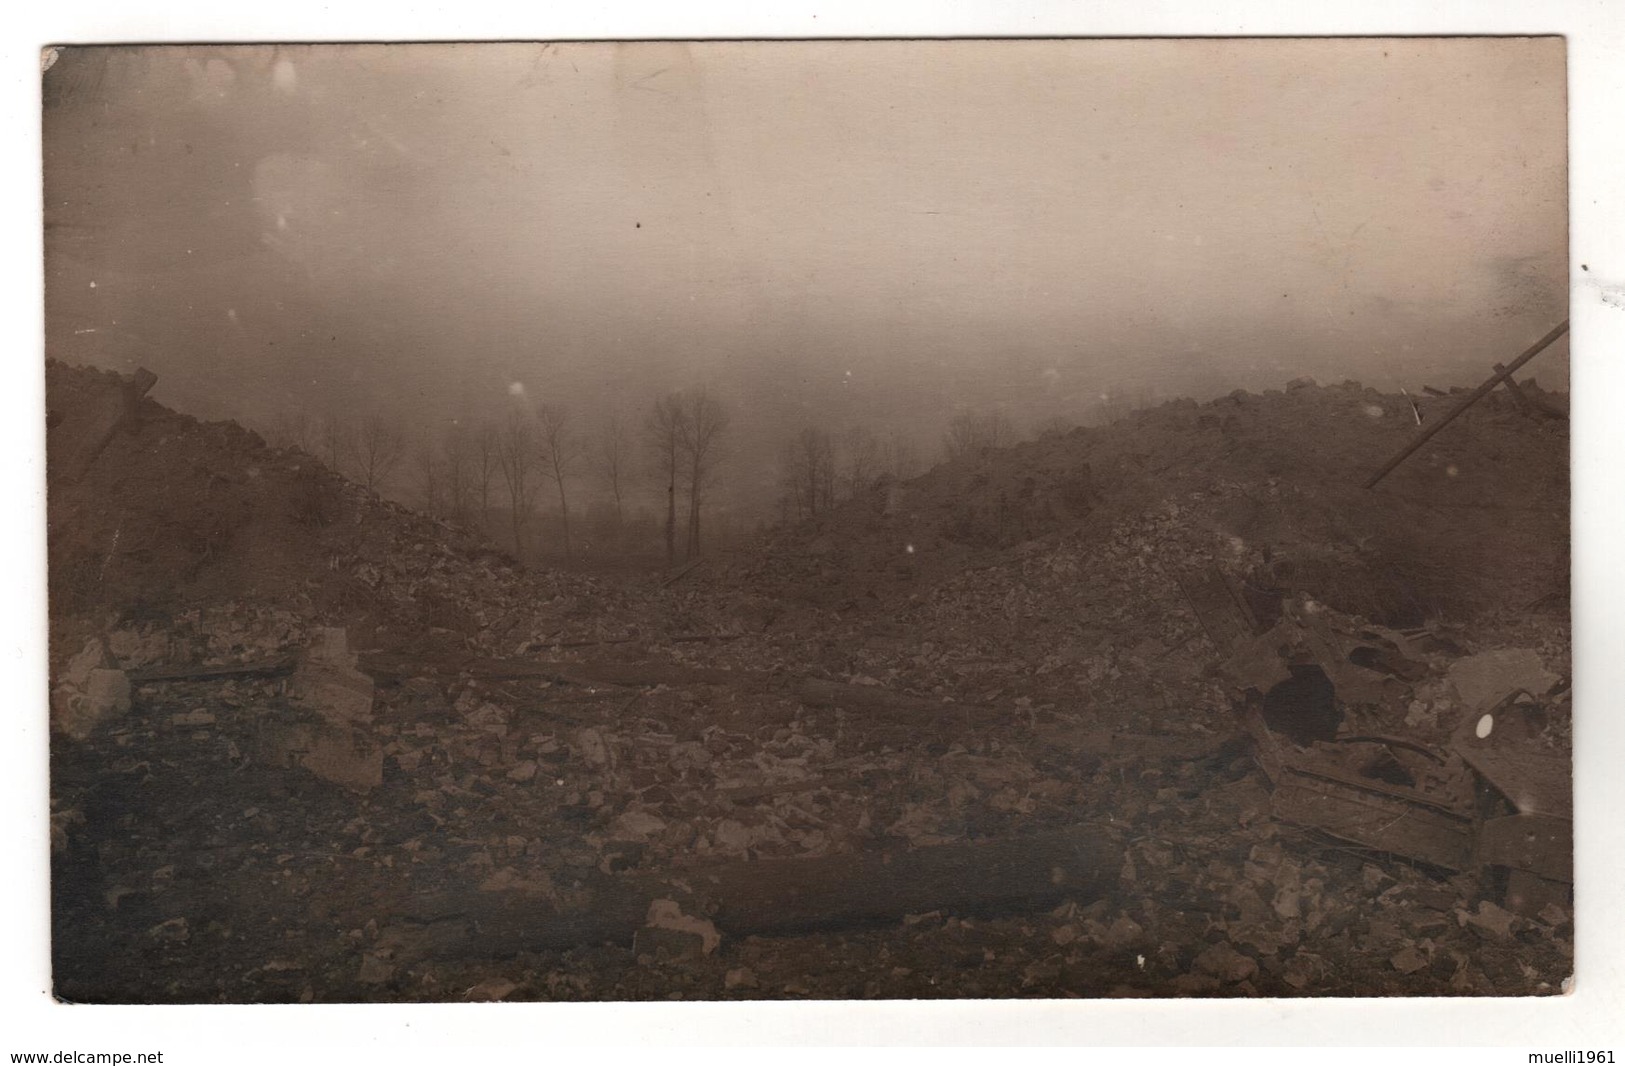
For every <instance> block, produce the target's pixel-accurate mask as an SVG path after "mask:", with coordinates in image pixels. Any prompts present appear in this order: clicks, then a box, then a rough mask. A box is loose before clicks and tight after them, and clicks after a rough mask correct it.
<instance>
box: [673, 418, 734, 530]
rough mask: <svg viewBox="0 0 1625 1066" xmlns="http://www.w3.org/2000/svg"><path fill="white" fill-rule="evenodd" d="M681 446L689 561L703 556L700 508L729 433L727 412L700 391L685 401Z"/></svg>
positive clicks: (681, 425) (681, 426)
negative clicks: (726, 434) (723, 442)
mask: <svg viewBox="0 0 1625 1066" xmlns="http://www.w3.org/2000/svg"><path fill="white" fill-rule="evenodd" d="M682 402H683V408H682V409H683V419H682V421H681V423H680V424H679V425H680V442H681V445H682V453H683V454H682V458H683V466H684V472H685V475H686V476H687V479H688V557H689V558H691V559H692V558H694V557H696V556H698V555H699V554H700V507H701V505H702V503H703V502H704V499H705V490H706V489H707V488H709V487H710V483H711V479H712V477H713V475H714V474H715V472H716V466H717V463H718V462H719V461H720V460H721V458H722V451H721V442H722V436H723V434H724V433H726V432H727V430H728V410H727V408H725V407H723V406H722V402H721V401H720V400H718V399H717V398H716V397H715V396H712V395H711V394H710V393H708V392H706V391H705V389H703V388H699V389H694V390H691V391H690V392H688V393H685V394H684V395H683V397H682Z"/></svg>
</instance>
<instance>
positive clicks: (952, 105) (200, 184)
mask: <svg viewBox="0 0 1625 1066" xmlns="http://www.w3.org/2000/svg"><path fill="white" fill-rule="evenodd" d="M1564 81H1565V72H1564V52H1563V43H1562V41H1561V40H1560V39H1558V38H1530V39H1518V38H1507V39H1486V38H1476V39H1475V38H1452V39H1365V40H1355V39H1350V40H1302V41H1299V40H1234V41H1230V40H1205V41H1173V40H1170V41H1146V40H1118V41H1027V42H1021V41H1005V42H852V43H839V42H793V43H722V42H717V43H691V44H682V43H647V44H644V43H639V44H624V45H614V44H566V45H529V44H503V45H428V46H400V45H396V46H275V47H273V46H263V47H262V46H253V47H221V48H206V47H178V48H164V47H151V48H147V47H143V48H114V49H98V48H86V49H69V50H66V51H64V52H63V53H62V54H61V56H60V58H59V59H58V60H57V62H56V63H55V65H54V66H52V67H51V69H50V70H49V71H48V72H47V73H46V75H45V83H44V99H45V109H46V110H45V145H44V148H45V155H44V158H45V193H46V207H45V219H46V230H47V232H46V253H47V269H46V277H47V294H46V303H47V344H48V351H49V353H50V354H51V355H54V356H56V357H58V358H62V359H66V360H68V361H70V362H76V363H77V362H91V363H97V364H100V365H104V366H110V367H116V368H119V369H125V370H127V369H131V368H133V367H134V366H136V365H145V366H148V367H150V368H151V369H153V370H154V371H156V372H157V373H158V374H159V375H160V384H159V386H158V388H157V390H156V391H155V393H154V395H156V396H157V397H158V398H159V399H162V400H163V401H165V402H166V403H169V404H171V405H172V406H176V407H178V408H180V409H182V410H185V411H188V412H190V413H195V414H199V415H203V416H208V417H238V418H242V419H244V420H246V421H248V422H250V423H255V424H264V423H265V422H267V421H268V420H269V419H270V418H272V417H274V416H275V415H276V414H277V413H278V412H280V411H283V410H289V409H294V408H300V407H303V408H308V409H309V410H311V411H312V412H313V413H318V414H319V413H323V412H326V411H329V410H346V411H354V410H358V409H363V408H379V409H381V410H385V411H388V412H392V413H395V414H399V415H401V416H403V417H411V418H412V419H413V420H414V421H416V422H417V423H419V424H422V425H430V424H433V423H434V422H436V421H438V420H442V419H446V418H451V417H461V416H468V415H472V414H478V413H481V412H485V411H490V410H494V409H497V408H498V407H499V405H500V404H501V403H503V402H505V400H506V397H507V395H508V393H507V387H508V385H509V384H510V383H512V382H514V381H522V382H524V383H525V385H526V388H527V392H528V393H529V395H531V396H533V397H537V398H542V399H552V400H554V401H556V402H559V403H562V404H565V405H567V406H569V407H570V408H571V409H572V410H576V411H579V412H581V417H582V420H583V421H584V422H586V421H590V420H591V419H592V418H594V417H596V416H597V414H598V413H599V412H601V411H603V410H606V409H607V408H608V407H610V406H612V405H617V404H618V405H621V406H623V407H624V408H625V409H626V410H627V411H628V412H631V413H633V414H640V413H641V410H642V409H643V408H644V407H646V406H647V403H648V401H649V400H651V399H652V398H653V397H654V395H656V394H657V393H658V392H660V391H663V390H665V389H668V388H675V387H681V386H686V385H689V384H693V383H699V382H703V383H706V384H708V385H709V386H710V387H711V388H712V389H713V390H715V391H717V392H718V393H719V394H721V395H723V396H724V397H726V398H727V399H728V400H729V402H730V403H731V404H732V406H733V407H734V409H735V412H736V417H735V441H736V448H738V449H739V450H740V451H741V452H742V454H743V455H744V456H745V459H744V460H743V461H745V462H747V464H748V463H749V462H753V461H755V457H758V456H763V455H767V456H770V455H771V454H772V452H773V449H774V447H776V442H777V439H778V436H777V435H782V434H787V433H788V432H792V431H793V429H794V428H795V427H796V426H797V425H798V424H799V423H800V422H804V421H809V420H816V421H818V422H820V423H822V424H825V425H828V426H832V427H839V426H841V425H843V424H852V423H858V422H862V423H866V424H870V425H873V426H876V427H877V428H878V427H882V426H886V425H895V426H899V427H901V428H903V429H905V430H906V431H908V432H911V433H915V434H917V435H918V436H919V438H920V439H921V441H922V442H930V441H934V440H935V437H936V434H937V433H938V432H939V431H940V429H941V426H942V424H943V423H944V422H945V421H946V419H947V418H948V417H949V416H950V415H951V414H952V412H953V411H954V410H955V409H956V408H959V407H964V408H982V407H989V406H993V405H1002V406H1004V407H1005V409H1006V410H1007V411H1008V413H1010V414H1011V415H1012V417H1013V418H1014V419H1015V421H1016V422H1017V424H1018V425H1030V424H1032V423H1035V422H1037V421H1039V420H1041V419H1045V418H1049V417H1054V416H1057V415H1060V416H1063V417H1071V418H1074V419H1079V420H1082V419H1086V418H1087V417H1088V414H1089V408H1090V406H1091V405H1093V404H1095V403H1097V402H1098V401H1099V398H1100V396H1101V395H1102V394H1107V395H1115V394H1118V393H1122V392H1134V391H1137V392H1139V393H1140V394H1142V395H1143V394H1144V393H1145V392H1146V391H1147V390H1155V391H1156V392H1157V393H1159V394H1161V395H1166V396H1175V395H1195V396H1198V397H1203V398H1205V397H1208V396H1212V395H1215V394H1218V393H1222V392H1227V391H1229V390H1231V389H1233V388H1236V387H1247V388H1252V389H1262V388H1266V387H1279V386H1280V385H1281V384H1282V383H1284V382H1285V381H1287V380H1288V379H1290V378H1293V377H1296V376H1299V375H1303V374H1308V375H1311V376H1314V377H1316V378H1318V379H1321V380H1333V381H1336V380H1342V379H1344V378H1349V377H1353V378H1359V379H1361V380H1363V381H1365V382H1367V383H1369V384H1375V385H1378V386H1381V387H1386V388H1392V387H1397V386H1401V385H1403V386H1405V387H1408V388H1411V389H1413V390H1415V389H1416V388H1419V387H1420V386H1421V385H1423V384H1433V385H1438V386H1444V385H1449V384H1471V383H1476V381H1478V380H1480V379H1481V378H1482V377H1483V376H1485V375H1486V374H1487V373H1488V372H1489V367H1490V364H1492V363H1493V362H1495V361H1497V360H1501V361H1505V360H1507V359H1509V358H1510V357H1512V356H1514V355H1516V354H1517V353H1518V351H1519V350H1521V349H1522V348H1523V347H1524V346H1525V345H1526V344H1528V343H1529V342H1530V341H1532V340H1534V339H1535V338H1537V337H1539V336H1540V335H1541V334H1543V333H1544V332H1546V330H1548V329H1549V328H1550V327H1551V326H1552V325H1554V324H1556V323H1557V322H1558V321H1560V320H1561V319H1563V318H1564V317H1565V315H1566V285H1567V277H1566V257H1567V247H1566V216H1567V205H1566V165H1565V158H1566V155H1565V152H1566V150H1565V142H1566V129H1565V95H1564ZM1566 352H1567V344H1566V342H1563V343H1562V344H1560V345H1559V346H1557V347H1555V348H1554V349H1553V350H1552V351H1550V352H1548V353H1546V354H1544V355H1542V356H1541V357H1540V359H1539V360H1538V361H1536V362H1535V363H1533V364H1531V366H1530V373H1533V374H1535V375H1536V376H1538V377H1539V378H1540V380H1541V381H1542V382H1543V383H1548V384H1555V385H1562V386H1564V387H1566V384H1567V373H1566V367H1565V360H1566V358H1567V356H1566Z"/></svg>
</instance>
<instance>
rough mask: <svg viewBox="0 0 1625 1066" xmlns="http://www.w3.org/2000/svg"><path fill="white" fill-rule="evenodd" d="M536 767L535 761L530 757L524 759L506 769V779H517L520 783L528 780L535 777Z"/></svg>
mask: <svg viewBox="0 0 1625 1066" xmlns="http://www.w3.org/2000/svg"><path fill="white" fill-rule="evenodd" d="M536 769H537V767H536V763H535V762H534V761H532V760H530V759H526V760H525V761H524V762H522V763H520V764H519V765H518V766H515V767H514V768H513V769H512V770H509V771H508V780H509V781H517V782H518V783H519V784H521V785H522V784H524V783H525V782H526V781H530V780H532V779H534V778H535V777H536Z"/></svg>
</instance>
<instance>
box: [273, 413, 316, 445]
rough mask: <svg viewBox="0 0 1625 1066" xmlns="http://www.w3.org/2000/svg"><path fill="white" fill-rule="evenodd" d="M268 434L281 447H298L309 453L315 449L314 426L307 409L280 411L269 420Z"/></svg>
mask: <svg viewBox="0 0 1625 1066" xmlns="http://www.w3.org/2000/svg"><path fill="white" fill-rule="evenodd" d="M269 436H270V437H271V439H272V440H273V441H275V442H276V443H277V444H278V445H279V446H280V447H283V448H298V449H299V450H300V451H302V452H307V453H310V454H314V453H315V451H316V438H317V434H316V426H315V425H314V424H313V423H312V422H311V419H310V414H309V412H307V411H303V410H301V411H292V412H290V411H282V412H280V413H279V414H278V415H277V416H276V417H275V418H274V419H272V420H271V432H270V434H269Z"/></svg>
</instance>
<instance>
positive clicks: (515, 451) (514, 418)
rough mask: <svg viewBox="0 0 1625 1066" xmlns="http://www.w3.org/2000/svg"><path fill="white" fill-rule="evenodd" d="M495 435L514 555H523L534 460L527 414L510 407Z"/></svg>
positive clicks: (533, 442)
mask: <svg viewBox="0 0 1625 1066" xmlns="http://www.w3.org/2000/svg"><path fill="white" fill-rule="evenodd" d="M495 436H496V448H495V452H496V462H497V467H498V468H499V469H500V470H501V471H502V480H503V483H504V484H505V485H507V487H508V506H509V508H510V513H511V515H512V518H513V552H514V555H516V556H522V555H523V554H524V550H525V536H524V528H525V519H526V518H528V517H529V516H530V509H531V507H532V506H533V504H532V496H531V493H532V487H531V483H530V481H531V464H532V463H534V462H535V460H536V445H535V438H534V435H533V434H532V433H531V430H530V416H529V415H527V414H525V413H524V412H523V411H517V410H516V411H509V412H508V420H507V421H506V422H504V423H503V425H502V429H501V431H500V432H498V433H497V434H496V435H495Z"/></svg>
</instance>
